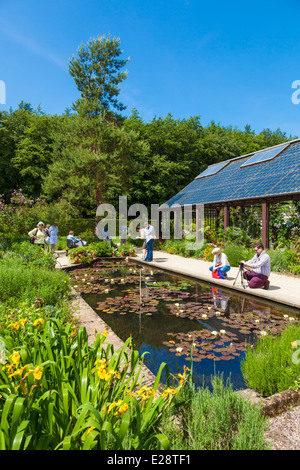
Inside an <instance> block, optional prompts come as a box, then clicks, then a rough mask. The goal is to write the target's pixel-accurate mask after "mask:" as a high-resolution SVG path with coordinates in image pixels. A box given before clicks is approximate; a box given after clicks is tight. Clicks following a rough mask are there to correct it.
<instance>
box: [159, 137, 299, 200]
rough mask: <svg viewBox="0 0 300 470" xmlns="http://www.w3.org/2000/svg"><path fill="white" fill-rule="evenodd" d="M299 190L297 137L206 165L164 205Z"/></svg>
mask: <svg viewBox="0 0 300 470" xmlns="http://www.w3.org/2000/svg"><path fill="white" fill-rule="evenodd" d="M295 193H298V194H300V139H297V140H293V141H291V142H286V143H284V144H280V145H277V146H274V147H269V148H268V149H264V150H260V151H259V152H254V153H250V154H247V155H242V156H240V157H237V158H234V159H231V160H227V161H224V162H221V163H217V164H215V165H211V166H209V167H208V168H207V169H206V170H205V171H204V172H202V173H200V175H198V176H197V177H196V178H195V179H194V180H193V181H192V182H191V183H190V184H188V185H187V186H186V187H185V188H183V189H182V190H181V191H179V193H177V194H176V195H175V196H173V197H172V198H171V199H169V201H167V203H166V204H167V205H168V206H169V207H170V206H172V205H173V204H175V203H176V204H180V205H191V204H200V203H204V204H213V203H224V202H230V201H232V202H233V201H242V200H246V199H260V198H267V197H271V196H287V199H288V196H289V195H292V194H293V195H294V194H295Z"/></svg>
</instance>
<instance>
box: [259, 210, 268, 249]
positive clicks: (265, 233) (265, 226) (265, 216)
mask: <svg viewBox="0 0 300 470" xmlns="http://www.w3.org/2000/svg"><path fill="white" fill-rule="evenodd" d="M261 226H262V242H263V245H264V247H265V248H269V246H270V236H269V203H268V202H266V201H264V202H263V203H262V223H261Z"/></svg>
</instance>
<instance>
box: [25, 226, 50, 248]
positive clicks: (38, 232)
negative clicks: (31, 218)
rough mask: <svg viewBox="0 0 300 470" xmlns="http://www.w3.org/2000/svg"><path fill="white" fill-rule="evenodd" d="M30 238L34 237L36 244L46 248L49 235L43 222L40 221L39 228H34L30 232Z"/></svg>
mask: <svg viewBox="0 0 300 470" xmlns="http://www.w3.org/2000/svg"><path fill="white" fill-rule="evenodd" d="M28 235H29V236H30V238H34V245H39V247H41V248H44V246H45V238H46V237H47V235H46V233H45V230H44V224H43V222H39V223H38V224H37V228H34V229H33V230H31V231H30V232H28Z"/></svg>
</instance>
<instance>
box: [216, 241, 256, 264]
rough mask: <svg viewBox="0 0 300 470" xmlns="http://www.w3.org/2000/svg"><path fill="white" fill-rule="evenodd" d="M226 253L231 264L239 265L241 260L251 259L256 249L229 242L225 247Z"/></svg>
mask: <svg viewBox="0 0 300 470" xmlns="http://www.w3.org/2000/svg"><path fill="white" fill-rule="evenodd" d="M223 251H224V253H226V255H227V258H228V261H229V263H230V266H238V265H239V262H240V261H241V260H244V261H249V260H250V259H251V258H253V256H254V254H255V253H254V251H253V250H252V249H251V248H245V247H243V246H237V245H232V244H227V243H226V245H225V246H224V248H223Z"/></svg>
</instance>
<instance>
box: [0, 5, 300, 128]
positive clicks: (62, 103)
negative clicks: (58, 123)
mask: <svg viewBox="0 0 300 470" xmlns="http://www.w3.org/2000/svg"><path fill="white" fill-rule="evenodd" d="M0 2H1V3H0V41H1V42H0V44H1V46H0V84H1V81H2V82H4V83H5V87H6V103H5V104H0V110H3V109H6V110H9V109H10V107H12V108H13V109H15V108H16V107H17V106H18V104H19V103H20V101H21V100H24V101H25V102H29V103H31V104H32V106H33V107H34V108H36V107H37V106H38V105H41V107H42V110H43V111H45V112H46V113H48V114H61V113H63V112H64V110H65V109H66V108H70V107H71V105H72V103H73V102H74V101H75V100H76V99H77V98H78V97H79V92H78V91H77V88H76V85H75V82H74V80H73V78H72V77H71V76H70V75H69V73H68V61H69V58H70V57H71V56H72V54H73V53H76V50H77V48H78V46H79V45H80V44H81V42H82V41H83V42H87V41H88V39H89V38H90V37H91V36H94V37H95V36H97V35H108V34H111V36H116V37H119V38H120V40H121V48H122V50H123V51H124V53H123V55H124V58H127V57H130V61H129V63H128V64H127V70H128V77H127V79H126V80H125V81H124V82H123V84H122V86H121V94H120V100H121V101H122V102H123V103H124V104H125V105H126V106H127V110H126V112H125V113H126V114H127V115H129V114H131V111H132V109H133V108H136V109H137V110H138V111H139V113H140V115H141V116H142V117H143V119H144V120H145V121H146V122H148V121H150V120H151V119H152V118H153V117H154V116H157V117H165V116H166V115H167V113H169V112H170V113H171V114H172V115H173V116H174V118H176V119H188V118H189V117H190V116H196V115H197V116H200V119H201V123H202V124H203V125H204V126H206V125H208V124H209V123H210V121H211V120H214V121H215V122H217V123H220V124H221V125H224V126H227V125H233V126H236V127H238V128H240V129H243V128H244V126H245V125H246V124H250V125H251V127H252V129H254V130H255V131H256V132H260V131H261V130H262V129H264V128H270V129H271V130H273V131H275V130H276V129H277V128H280V129H281V130H282V131H283V132H286V133H287V135H290V134H292V135H298V136H300V104H293V103H292V99H291V98H292V94H293V92H295V90H293V89H292V83H293V82H294V81H296V80H300V67H299V63H300V29H299V13H300V2H299V1H296V0H286V1H284V2H283V1H277V0H273V1H263V2H262V1H257V0H253V1H252V2H241V1H231V2H223V1H222V2H221V1H219V0H216V1H214V2H209V1H208V0H207V1H205V2H203V1H202V0H151V1H150V0H149V1H145V0H139V1H138V0H127V1H125V0H124V1H123V0H72V1H71V0H59V1H58V0H51V1H48V2H46V1H41V0H26V2H25V1H24V0H23V1H16V0H0ZM2 86H3V85H2ZM0 91H1V90H0ZM299 97H300V94H299ZM0 100H1V93H0Z"/></svg>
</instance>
